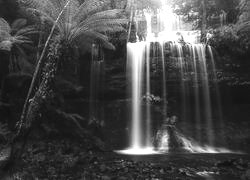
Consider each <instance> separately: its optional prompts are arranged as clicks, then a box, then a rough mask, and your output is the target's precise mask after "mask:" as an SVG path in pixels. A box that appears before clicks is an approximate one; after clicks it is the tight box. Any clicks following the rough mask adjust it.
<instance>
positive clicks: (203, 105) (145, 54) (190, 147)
mask: <svg viewBox="0 0 250 180" xmlns="http://www.w3.org/2000/svg"><path fill="white" fill-rule="evenodd" d="M137 14H139V15H140V16H142V17H140V18H139V19H143V20H144V21H146V22H147V26H146V27H147V34H146V38H144V39H145V40H143V41H139V40H137V42H133V43H131V42H129V43H128V44H127V81H128V84H129V88H128V94H129V96H130V97H131V101H132V104H131V106H130V107H131V110H130V112H131V126H130V131H131V133H130V134H131V136H130V145H129V147H128V149H125V150H123V151H118V152H119V153H124V154H155V153H162V152H164V153H165V152H171V151H176V150H183V151H185V152H191V153H219V152H223V153H229V152H230V151H229V150H226V149H223V148H214V145H215V138H216V137H214V134H215V133H214V128H215V127H214V122H213V121H214V119H213V116H214V115H215V113H214V112H213V110H212V104H213V103H212V99H214V101H216V103H215V104H216V106H217V112H218V113H217V114H219V115H218V116H219V119H220V125H221V127H223V120H222V119H223V118H222V110H221V102H220V92H219V88H218V86H217V85H216V83H217V81H216V70H215V62H214V55H213V51H212V48H211V47H210V46H209V45H206V44H201V43H199V41H198V39H199V36H200V32H199V31H191V30H190V29H183V27H184V28H186V27H187V26H186V25H185V24H184V23H183V22H182V20H181V17H180V16H177V15H176V14H174V13H173V12H172V9H171V8H170V7H169V6H168V5H167V4H164V5H163V7H162V9H159V10H157V11H156V12H151V11H149V10H144V11H142V12H140V13H137ZM137 24H140V23H138V22H137ZM137 39H143V38H137ZM156 61H160V63H159V64H160V65H158V66H156V67H157V68H158V69H157V70H159V71H160V70H161V71H162V73H161V78H160V79H161V81H160V82H161V84H156V85H157V86H159V87H161V102H162V103H161V104H162V114H163V115H162V126H161V127H159V129H158V132H157V135H156V134H153V130H152V121H154V119H153V117H152V115H151V111H152V109H151V106H150V101H151V99H150V97H151V96H153V95H152V94H151V93H152V88H154V87H152V74H151V72H152V64H155V63H156V64H157V63H158V62H156ZM169 63H172V64H174V65H175V66H176V67H177V68H176V74H177V75H176V76H178V77H179V82H180V83H179V89H180V93H181V95H180V97H181V117H179V118H180V123H188V122H186V121H187V119H190V118H187V117H188V116H190V114H189V113H187V107H188V106H189V105H190V103H194V106H195V109H194V110H193V112H192V113H193V114H194V115H193V116H192V117H193V118H194V121H195V127H194V128H193V131H194V134H195V138H189V137H185V135H183V134H182V133H181V132H180V131H179V130H177V129H176V127H175V125H174V123H175V122H170V119H171V118H170V117H168V113H169V112H168V89H167V82H168V79H167V77H168V64H169ZM211 76H212V77H213V78H210V77H211ZM158 82H159V81H158ZM211 85H213V86H214V87H215V92H216V93H215V94H216V98H213V97H212V95H211V92H210V91H211V87H210V86H211ZM190 93H191V94H194V96H193V97H191V98H190V97H188V96H187V94H190ZM145 99H146V107H145V105H144V104H145ZM202 123H203V124H205V130H204V131H205V132H201V126H202ZM183 129H185V127H183ZM153 141H157V143H156V144H157V145H155V143H154V142H153ZM201 141H204V142H206V145H204V142H203V143H202V144H203V145H200V144H199V143H200V142H201Z"/></svg>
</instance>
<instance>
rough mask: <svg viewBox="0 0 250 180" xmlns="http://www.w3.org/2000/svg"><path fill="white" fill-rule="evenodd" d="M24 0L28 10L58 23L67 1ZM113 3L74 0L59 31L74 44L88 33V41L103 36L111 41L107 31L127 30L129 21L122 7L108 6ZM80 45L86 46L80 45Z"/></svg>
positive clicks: (64, 13)
mask: <svg viewBox="0 0 250 180" xmlns="http://www.w3.org/2000/svg"><path fill="white" fill-rule="evenodd" d="M20 2H21V3H22V4H23V5H24V6H25V7H27V10H28V11H32V12H33V13H34V14H38V15H40V16H43V17H44V18H45V19H46V20H47V22H50V23H52V24H54V23H55V21H56V18H57V17H58V15H59V13H60V12H62V9H63V8H64V6H65V3H66V2H67V1H66V0H42V1H41V0H20ZM109 3H110V1H109V0H85V1H84V2H83V3H82V4H79V2H78V0H71V1H70V3H69V5H68V6H67V7H66V9H65V10H64V11H63V14H62V16H61V17H60V19H59V21H58V22H57V24H56V30H57V32H58V35H59V36H60V37H61V38H62V39H64V40H66V41H67V42H70V43H71V45H72V46H74V44H75V43H79V38H80V37H81V36H83V37H86V36H87V37H88V40H87V41H86V42H90V41H92V43H93V42H94V40H96V39H99V40H100V42H103V43H104V44H109V43H108V42H105V41H108V38H107V37H106V38H104V36H107V34H106V33H107V32H116V31H122V30H124V28H123V25H124V24H126V23H127V19H126V18H125V16H123V11H122V10H120V9H113V10H107V5H109ZM90 32H91V33H90ZM90 34H91V35H90ZM100 34H102V35H100ZM81 39H82V38H81ZM90 39H91V40H90ZM80 44H82V43H80ZM78 45H79V44H78ZM107 47H111V46H107ZM79 48H82V49H83V48H85V47H84V46H79ZM112 48H113V47H112Z"/></svg>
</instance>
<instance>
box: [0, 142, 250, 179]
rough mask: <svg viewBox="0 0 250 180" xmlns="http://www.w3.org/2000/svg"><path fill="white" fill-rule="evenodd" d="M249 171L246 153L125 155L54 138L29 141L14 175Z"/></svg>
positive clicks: (176, 175)
mask: <svg viewBox="0 0 250 180" xmlns="http://www.w3.org/2000/svg"><path fill="white" fill-rule="evenodd" d="M249 174H250V156H249V155H246V154H245V155H244V154H242V155H236V154H217V155H216V154H171V155H169V154H163V155H154V156H124V155H118V154H115V153H114V152H112V151H110V150H104V149H102V148H100V147H98V145H96V144H93V143H91V142H89V141H88V140H83V141H81V142H80V141H79V140H73V139H70V138H67V139H65V140H60V139H57V138H54V139H53V140H52V139H50V140H43V141H33V142H31V141H30V142H29V143H28V146H27V149H26V152H25V153H24V154H23V156H22V161H20V162H19V163H18V165H17V168H15V169H14V170H13V173H12V176H13V179H16V180H17V179H18V180H21V179H25V180H33V179H37V180H38V179H43V180H45V179H49V180H52V179H55V180H56V179H58V180H59V179H60V180H78V179H79V180H95V179H98V180H99V179H100V180H116V179H118V180H133V179H134V180H135V179H136V180H137V179H138V180H144V179H148V180H165V179H166V180H168V179H169V180H175V179H178V180H193V179H208V180H210V179H211V180H213V179H214V180H217V179H218V180H240V179H242V180H247V179H249ZM2 179H7V178H4V177H2Z"/></svg>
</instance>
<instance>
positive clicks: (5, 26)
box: [0, 18, 11, 33]
mask: <svg viewBox="0 0 250 180" xmlns="http://www.w3.org/2000/svg"><path fill="white" fill-rule="evenodd" d="M0 31H4V32H6V33H10V31H11V27H10V25H9V23H8V22H7V21H5V19H3V18H0Z"/></svg>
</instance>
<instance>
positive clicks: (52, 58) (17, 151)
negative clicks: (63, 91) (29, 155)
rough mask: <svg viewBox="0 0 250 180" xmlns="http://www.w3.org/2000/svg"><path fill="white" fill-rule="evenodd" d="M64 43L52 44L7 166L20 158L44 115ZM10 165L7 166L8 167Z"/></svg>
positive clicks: (12, 145)
mask: <svg viewBox="0 0 250 180" xmlns="http://www.w3.org/2000/svg"><path fill="white" fill-rule="evenodd" d="M61 47H62V44H61V42H60V41H57V40H56V41H54V42H53V43H52V44H51V46H50V53H49V55H48V57H47V59H46V61H45V66H44V71H43V73H42V81H41V84H40V86H39V88H38V90H37V91H36V92H35V95H34V97H33V98H32V99H31V100H30V103H29V108H28V110H27V115H26V118H25V121H24V124H23V127H22V129H21V131H20V133H19V135H18V136H17V138H16V139H14V141H13V142H11V147H12V148H11V155H10V161H9V162H8V164H7V166H8V167H11V166H13V163H15V161H16V160H18V159H19V158H20V157H21V155H22V153H23V150H24V148H25V145H26V142H27V139H28V136H29V134H30V132H31V130H32V126H34V125H36V124H35V123H34V122H38V120H39V119H40V118H41V117H42V112H43V108H44V107H45V103H46V102H47V100H48V99H49V98H50V97H51V95H52V94H53V88H54V80H55V76H56V73H57V69H58V61H59V59H60V57H61V55H62V52H63V50H62V48H61ZM18 139H21V143H22V144H21V147H20V145H18ZM8 167H6V168H7V169H8Z"/></svg>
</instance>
